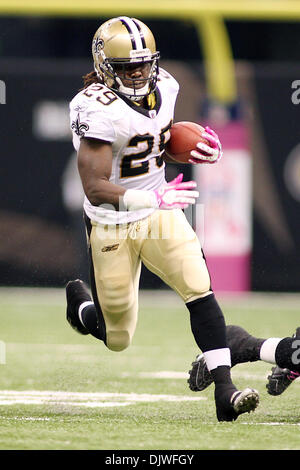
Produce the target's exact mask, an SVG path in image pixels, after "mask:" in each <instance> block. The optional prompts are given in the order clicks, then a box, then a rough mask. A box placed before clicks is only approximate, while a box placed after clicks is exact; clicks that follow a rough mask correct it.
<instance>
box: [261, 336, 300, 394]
mask: <svg viewBox="0 0 300 470" xmlns="http://www.w3.org/2000/svg"><path fill="white" fill-rule="evenodd" d="M293 338H300V327H298V328H297V329H296V333H295V334H294V335H293ZM298 377H300V373H299V372H294V371H291V370H289V369H282V368H281V367H279V366H275V367H272V369H271V375H268V383H267V385H266V388H267V391H268V393H269V394H270V395H275V396H276V395H281V394H282V393H283V392H284V391H285V390H286V389H287V388H288V387H289V386H290V385H291V383H292V382H294V380H296V379H298Z"/></svg>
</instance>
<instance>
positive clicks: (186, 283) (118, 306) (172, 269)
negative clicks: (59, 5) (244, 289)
mask: <svg viewBox="0 0 300 470" xmlns="http://www.w3.org/2000/svg"><path fill="white" fill-rule="evenodd" d="M87 225H88V226H89V227H88V234H89V244H90V256H91V265H92V279H91V282H92V284H94V287H95V289H94V290H95V291H96V292H93V297H94V301H95V305H96V307H97V305H99V306H100V308H101V311H102V315H103V320H104V323H105V329H106V345H107V347H108V348H109V349H111V350H113V351H121V350H123V349H125V348H126V347H128V346H129V344H130V342H131V340H132V337H133V334H134V331H135V328H136V323H137V315H138V287H139V279H140V272H141V262H143V263H144V265H145V266H146V267H147V268H148V269H149V270H150V271H152V272H153V273H154V274H156V275H157V276H159V277H160V278H161V279H162V280H163V281H164V282H165V283H166V284H167V285H168V286H170V287H171V288H172V289H173V290H174V291H175V292H177V293H178V294H179V295H180V297H181V298H182V299H183V301H184V302H185V303H186V302H191V301H192V300H196V299H197V298H200V297H203V296H205V295H207V294H209V293H210V292H211V291H210V277H209V273H208V270H207V266H206V263H205V259H204V257H203V253H202V249H201V245H200V242H199V240H198V238H197V236H196V234H195V232H194V230H193V229H192V228H191V226H190V224H189V223H188V221H187V219H186V217H185V215H184V213H183V212H182V211H181V210H179V209H175V210H157V211H155V212H154V213H153V214H151V215H150V216H149V217H146V218H145V219H142V220H139V221H136V222H132V223H128V224H123V225H101V224H98V223H96V222H94V221H89V220H88V224H87ZM95 297H96V298H95Z"/></svg>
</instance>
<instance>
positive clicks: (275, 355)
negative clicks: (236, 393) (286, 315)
mask: <svg viewBox="0 0 300 470" xmlns="http://www.w3.org/2000/svg"><path fill="white" fill-rule="evenodd" d="M226 337H227V343H228V347H229V348H230V354H231V365H232V367H233V366H234V365H236V364H241V363H244V362H255V361H264V362H269V363H271V364H275V365H276V366H275V367H273V368H272V371H271V374H270V375H269V376H268V382H267V385H266V387H267V390H268V393H269V394H270V395H281V394H282V393H283V392H284V391H285V390H286V389H287V387H288V386H289V385H291V383H292V382H294V380H296V379H297V378H298V377H300V327H298V328H297V329H296V333H295V334H294V335H293V336H292V337H287V338H268V339H262V338H256V337H255V336H252V335H250V334H249V333H248V332H247V331H246V330H245V329H244V328H241V327H240V326H237V325H227V326H226ZM212 381H213V378H212V376H211V374H210V372H209V370H208V368H207V364H206V361H205V357H204V355H203V354H199V355H198V356H197V357H196V360H195V361H194V362H193V363H192V369H191V370H190V371H189V378H188V384H189V387H190V389H191V390H193V391H194V392H199V391H201V390H205V389H206V388H207V387H208V386H209V385H210V384H211V383H212Z"/></svg>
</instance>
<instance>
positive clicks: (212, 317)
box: [186, 294, 228, 352]
mask: <svg viewBox="0 0 300 470" xmlns="http://www.w3.org/2000/svg"><path fill="white" fill-rule="evenodd" d="M186 306H187V308H188V309H189V311H190V320H191V328H192V332H193V335H194V338H195V341H196V343H197V345H198V347H199V348H200V349H201V351H202V352H205V351H211V350H212V349H222V348H227V347H228V346H227V340H226V325H225V320H224V316H223V313H222V311H221V309H220V307H219V305H218V302H217V301H216V299H215V296H214V294H210V295H207V296H206V297H201V298H200V299H197V300H194V301H192V302H188V303H187V304H186Z"/></svg>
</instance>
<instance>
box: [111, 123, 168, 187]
mask: <svg viewBox="0 0 300 470" xmlns="http://www.w3.org/2000/svg"><path fill="white" fill-rule="evenodd" d="M171 125H172V121H170V122H169V124H168V125H167V126H165V127H164V128H163V129H162V130H161V132H160V135H159V150H160V152H162V151H163V150H164V148H165V134H166V132H167V131H168V130H169V129H170V127H171ZM143 142H146V143H147V148H146V149H145V150H143V151H141V152H138V153H133V154H129V155H125V157H123V160H122V163H121V175H120V176H121V178H131V177H134V176H140V175H144V174H145V173H148V171H149V161H148V160H144V161H141V162H139V163H136V164H135V162H136V161H137V160H142V159H143V158H146V157H148V155H150V153H151V152H152V150H153V146H154V136H153V135H151V134H143V135H136V136H134V137H133V138H132V139H130V141H129V143H128V147H137V146H138V145H139V144H141V143H143ZM155 158H156V165H157V166H158V167H159V168H160V167H161V166H162V165H163V162H164V161H163V157H162V156H157V157H155Z"/></svg>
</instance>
